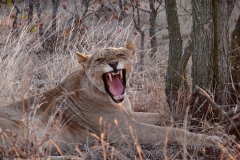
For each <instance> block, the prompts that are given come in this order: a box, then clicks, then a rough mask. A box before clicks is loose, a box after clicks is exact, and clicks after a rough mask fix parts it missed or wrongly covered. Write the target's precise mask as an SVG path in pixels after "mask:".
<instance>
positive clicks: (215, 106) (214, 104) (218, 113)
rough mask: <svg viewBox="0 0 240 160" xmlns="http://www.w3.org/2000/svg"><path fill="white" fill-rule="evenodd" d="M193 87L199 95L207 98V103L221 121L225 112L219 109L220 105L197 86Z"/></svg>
mask: <svg viewBox="0 0 240 160" xmlns="http://www.w3.org/2000/svg"><path fill="white" fill-rule="evenodd" d="M195 89H196V91H197V92H198V93H200V94H201V95H203V96H204V97H205V98H206V99H207V101H208V103H210V104H211V105H212V107H213V110H214V111H215V113H216V114H217V116H218V119H219V120H220V121H223V120H224V119H225V115H226V112H225V111H223V110H222V109H221V106H220V105H218V104H216V103H215V102H214V100H213V99H212V98H211V97H210V96H209V95H208V94H207V93H206V92H205V91H204V90H203V89H202V88H200V87H199V86H197V85H196V86H195Z"/></svg>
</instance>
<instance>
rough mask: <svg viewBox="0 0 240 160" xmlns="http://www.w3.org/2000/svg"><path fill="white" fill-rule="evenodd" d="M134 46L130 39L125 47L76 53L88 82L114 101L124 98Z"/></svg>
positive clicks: (133, 57)
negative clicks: (89, 52) (92, 52)
mask: <svg viewBox="0 0 240 160" xmlns="http://www.w3.org/2000/svg"><path fill="white" fill-rule="evenodd" d="M135 53H136V47H135V44H134V43H133V42H132V41H130V42H129V43H128V44H127V45H126V46H125V47H120V48H112V47H110V48H104V49H102V50H100V51H98V52H96V53H94V54H91V55H84V54H81V53H76V55H77V60H78V62H79V63H80V64H81V66H82V67H83V68H84V70H85V73H86V75H87V77H88V79H89V80H90V82H91V83H92V84H93V85H94V86H95V87H97V88H98V90H100V91H101V92H104V93H106V94H108V95H109V97H110V98H111V99H112V100H113V101H114V102H115V103H120V102H122V101H123V100H124V95H125V87H126V83H127V82H128V81H129V79H130V76H131V73H132V68H133V62H134V59H135Z"/></svg>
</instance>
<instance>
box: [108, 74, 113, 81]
mask: <svg viewBox="0 0 240 160" xmlns="http://www.w3.org/2000/svg"><path fill="white" fill-rule="evenodd" d="M108 77H109V79H110V81H112V74H111V73H108Z"/></svg>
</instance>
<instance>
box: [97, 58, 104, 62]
mask: <svg viewBox="0 0 240 160" xmlns="http://www.w3.org/2000/svg"><path fill="white" fill-rule="evenodd" d="M104 60H105V58H98V59H96V60H95V61H96V62H97V63H102V62H103V61H104Z"/></svg>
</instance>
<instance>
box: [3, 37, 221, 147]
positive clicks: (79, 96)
mask: <svg viewBox="0 0 240 160" xmlns="http://www.w3.org/2000/svg"><path fill="white" fill-rule="evenodd" d="M135 55H136V47H135V44H134V43H133V42H132V41H131V42H129V43H127V44H126V46H125V47H120V48H111V47H110V48H104V49H102V50H100V51H98V52H96V53H94V54H91V55H84V54H80V53H77V54H76V57H77V60H78V62H79V64H80V65H81V69H79V70H78V71H76V72H74V73H72V74H70V75H69V76H68V77H67V78H66V79H65V80H64V81H63V82H62V83H61V84H59V85H58V86H57V87H55V88H54V89H52V90H50V91H47V92H45V93H43V94H42V98H39V97H40V95H38V96H34V97H31V98H28V99H24V100H23V101H19V102H16V103H14V104H12V105H10V106H7V107H1V108H0V127H1V129H2V130H3V132H4V131H5V130H6V129H10V130H12V131H13V132H17V133H19V132H20V129H21V125H23V121H22V113H27V112H28V111H30V110H32V109H33V108H32V107H33V106H36V104H40V107H39V108H38V109H37V111H36V113H34V114H36V123H38V126H39V128H40V129H38V133H37V136H39V137H41V136H43V131H42V130H44V127H45V126H46V125H47V122H48V120H47V119H48V118H49V117H50V116H52V114H53V113H54V111H55V110H57V109H59V108H60V109H59V112H61V113H56V114H55V118H59V117H60V120H61V121H62V123H63V124H64V128H63V129H62V130H60V131H59V133H58V135H56V136H55V137H53V139H54V141H55V142H56V143H60V142H65V143H67V144H70V143H75V144H76V143H86V141H88V142H89V141H90V140H92V139H94V138H95V137H101V138H102V139H107V140H108V141H110V142H113V143H115V142H119V141H122V140H127V142H138V143H149V144H152V145H157V144H159V143H162V142H164V141H165V140H168V141H169V142H175V143H178V144H187V145H200V144H203V145H207V146H215V145H217V144H219V142H220V138H219V137H217V136H206V135H203V134H195V133H191V132H188V131H186V130H183V129H177V128H172V127H160V126H155V125H152V124H151V123H154V122H156V121H157V118H158V116H159V115H158V114H153V113H137V112H133V111H132V109H131V104H130V102H129V99H128V97H127V95H126V84H127V83H128V82H129V79H130V77H131V73H132V70H133V62H134V59H135ZM36 99H38V102H36ZM33 104H34V105H33ZM143 122H146V123H143ZM147 123H150V124H147ZM27 127H28V128H30V129H31V125H30V124H29V125H28V126H27ZM41 128H42V130H41ZM39 137H37V138H39Z"/></svg>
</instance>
